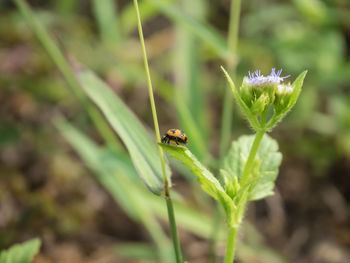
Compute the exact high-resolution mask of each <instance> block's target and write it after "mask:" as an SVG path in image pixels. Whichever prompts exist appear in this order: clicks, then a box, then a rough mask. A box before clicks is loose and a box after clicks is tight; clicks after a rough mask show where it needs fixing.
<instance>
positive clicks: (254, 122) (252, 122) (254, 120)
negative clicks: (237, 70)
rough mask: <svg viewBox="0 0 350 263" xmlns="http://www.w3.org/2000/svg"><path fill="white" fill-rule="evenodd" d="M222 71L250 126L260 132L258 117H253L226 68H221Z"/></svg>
mask: <svg viewBox="0 0 350 263" xmlns="http://www.w3.org/2000/svg"><path fill="white" fill-rule="evenodd" d="M221 70H222V71H223V72H224V74H225V76H226V78H227V81H228V82H229V84H230V86H231V89H232V92H233V96H234V97H235V99H236V101H237V103H238V106H239V107H240V109H241V110H242V112H243V113H244V114H245V116H246V117H247V119H248V121H249V122H250V125H251V126H252V127H253V128H254V130H258V129H259V128H260V123H259V121H258V119H257V118H256V116H254V115H253V113H252V112H251V111H250V110H249V108H248V106H247V105H246V104H245V102H244V101H243V100H242V98H241V96H240V95H239V93H238V91H237V88H236V86H235V84H234V83H233V81H232V79H231V77H230V75H229V74H228V73H227V71H226V70H225V69H224V67H222V66H221Z"/></svg>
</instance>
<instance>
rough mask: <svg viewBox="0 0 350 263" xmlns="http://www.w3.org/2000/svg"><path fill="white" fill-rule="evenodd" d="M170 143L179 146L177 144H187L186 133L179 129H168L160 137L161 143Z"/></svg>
mask: <svg viewBox="0 0 350 263" xmlns="http://www.w3.org/2000/svg"><path fill="white" fill-rule="evenodd" d="M170 142H175V143H176V144H177V145H179V143H183V144H187V143H188V138H187V135H186V133H184V132H183V131H181V130H179V129H170V130H168V131H167V132H166V134H165V135H164V136H163V137H162V143H170Z"/></svg>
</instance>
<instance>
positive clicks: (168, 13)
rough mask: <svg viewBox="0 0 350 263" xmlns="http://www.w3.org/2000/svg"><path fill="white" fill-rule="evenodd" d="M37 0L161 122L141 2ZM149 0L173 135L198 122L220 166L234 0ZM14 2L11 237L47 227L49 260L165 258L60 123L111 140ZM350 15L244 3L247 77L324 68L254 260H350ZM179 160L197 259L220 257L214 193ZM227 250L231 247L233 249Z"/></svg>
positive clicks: (193, 141)
mask: <svg viewBox="0 0 350 263" xmlns="http://www.w3.org/2000/svg"><path fill="white" fill-rule="evenodd" d="M28 2H29V3H30V4H31V5H32V6H33V8H34V10H35V16H36V18H38V19H39V21H40V23H41V25H43V26H44V27H45V28H46V29H48V31H49V32H50V34H51V36H52V37H53V39H54V40H55V42H56V43H58V46H59V47H60V49H61V50H62V51H63V53H64V54H65V56H66V57H69V59H70V61H78V62H79V63H81V64H83V65H85V66H86V67H88V68H90V69H92V70H93V71H94V72H96V73H97V74H98V75H99V76H100V77H101V78H103V79H104V80H105V81H106V82H107V83H108V84H109V86H110V87H111V90H112V91H113V92H115V93H116V94H118V96H119V97H120V98H122V99H123V101H124V102H125V103H126V104H127V105H128V107H129V108H130V109H132V110H133V112H134V113H135V114H136V115H137V116H138V118H139V119H141V120H142V121H143V123H145V124H146V125H145V126H146V130H151V129H149V127H152V116H151V111H150V108H149V105H148V98H147V90H146V88H145V83H146V81H145V75H144V70H143V65H142V60H141V51H140V47H139V41H138V38H137V33H136V17H135V14H134V9H133V6H132V3H131V1H125V0H117V1H111V0H109V1H108V0H104V1H77V0H74V1H72V0H61V1H39V0H33V1H28ZM189 2H191V3H189ZM99 3H102V4H99ZM112 9H113V10H112ZM140 9H141V15H142V18H143V21H144V29H145V36H146V46H147V50H148V54H149V58H150V61H151V75H152V80H153V82H154V87H155V90H156V103H157V107H158V113H159V121H160V125H161V131H166V130H167V129H168V128H173V127H178V128H180V127H181V128H183V129H184V130H185V131H186V133H187V134H188V135H189V137H190V143H189V148H190V149H191V151H192V152H193V153H195V154H196V156H198V157H199V158H200V160H201V161H203V162H204V163H206V164H207V165H208V166H209V167H211V169H213V170H215V169H216V167H217V162H218V161H217V160H215V159H216V157H217V155H218V151H219V149H218V145H219V140H220V138H219V136H218V134H220V130H219V127H220V119H221V116H220V114H221V107H222V101H223V94H224V89H225V88H226V86H225V84H226V82H225V81H226V80H225V79H224V76H223V75H222V72H221V71H220V65H222V64H224V60H225V58H226V56H227V48H226V45H225V38H226V32H227V26H228V25H227V23H228V19H229V17H228V16H229V1H227V0H220V1H194V0H193V1H170V0H168V1H159V0H144V1H141V2H140ZM106 10H108V11H106ZM0 14H1V15H0V86H1V88H0V248H8V247H9V246H10V245H12V244H14V243H16V242H20V241H23V240H27V239H28V238H29V237H33V236H40V237H41V239H42V242H43V247H42V251H41V253H40V254H39V255H38V256H37V257H36V261H35V262H77V263H79V262H111V261H112V262H113V260H114V261H116V260H121V259H120V257H123V258H129V257H131V258H134V260H135V258H139V257H145V258H148V259H149V260H152V259H154V258H157V255H155V253H154V248H153V245H150V244H151V242H150V239H152V238H150V236H151V237H152V234H150V233H151V232H150V231H146V232H145V231H144V229H145V228H144V223H142V222H140V221H139V220H137V217H134V216H133V215H132V214H131V213H130V211H129V210H128V206H127V204H125V203H123V201H122V200H121V199H118V198H115V196H114V194H113V191H111V190H110V189H108V187H106V188H107V190H109V191H110V193H108V192H107V191H106V189H105V187H104V186H105V185H104V183H103V182H101V181H99V183H96V181H95V180H94V179H92V177H89V176H86V174H92V172H91V171H90V169H91V170H94V168H93V167H91V163H88V162H87V160H86V159H85V158H84V156H83V155H81V156H82V157H77V156H76V153H75V151H73V150H72V148H71V146H69V144H68V143H67V142H66V141H65V139H64V138H62V136H61V132H60V131H59V130H58V129H57V128H56V127H55V126H54V125H53V120H54V119H56V118H57V117H58V116H62V115H63V116H64V117H65V118H66V119H67V120H68V121H69V122H71V123H74V126H75V127H79V130H80V131H81V132H82V133H83V134H85V135H84V136H88V137H89V138H90V139H89V140H92V141H93V142H94V143H95V144H98V145H100V146H101V147H104V146H105V145H104V143H103V139H102V138H103V137H101V135H100V134H99V132H98V130H97V129H96V127H95V126H94V125H93V123H92V121H91V120H90V118H89V115H88V114H87V112H86V110H85V109H84V107H83V105H82V104H81V103H80V102H79V101H78V100H77V99H76V97H75V96H74V95H73V93H72V92H71V90H69V89H67V85H66V83H65V81H64V78H63V77H62V75H61V74H60V73H59V71H58V70H57V69H56V67H55V65H54V64H53V63H52V61H51V58H50V57H49V56H48V55H47V54H46V53H45V51H44V49H43V48H42V47H41V46H40V43H39V42H38V41H37V40H36V38H35V35H34V34H33V32H32V30H31V29H30V28H29V27H28V23H27V21H26V20H25V19H24V17H22V16H21V15H20V13H19V12H18V10H17V9H16V8H15V6H14V4H13V3H12V2H11V1H0ZM349 17H350V3H349V1H347V0H335V1H330V0H294V1H272V0H250V1H243V3H242V17H241V28H240V39H239V46H238V51H239V52H238V54H239V56H238V57H237V65H238V67H237V74H236V76H237V79H236V81H237V83H239V82H240V81H241V79H242V78H243V76H244V75H245V74H247V72H248V70H251V71H252V70H255V69H261V71H262V72H264V73H266V72H269V71H270V69H271V68H272V67H276V68H282V69H283V70H284V72H285V73H286V74H291V75H292V77H291V78H290V81H294V79H295V77H296V74H298V73H299V72H301V71H303V70H305V69H307V70H308V76H307V78H306V80H305V84H304V89H303V91H302V93H301V96H300V100H299V101H298V103H297V104H296V106H295V110H294V111H293V112H292V113H291V114H290V115H289V116H288V117H287V118H286V119H285V121H284V122H283V125H281V126H279V128H278V129H277V130H275V131H274V132H273V134H272V136H273V137H275V138H276V139H277V140H278V141H279V144H280V147H281V149H280V150H281V152H282V153H283V155H284V156H285V158H284V161H283V163H282V170H281V174H280V177H279V179H278V181H277V185H278V187H277V195H276V196H274V197H272V198H268V199H267V200H266V201H261V202H258V203H257V204H255V205H254V206H251V207H250V209H249V211H248V214H247V218H248V219H249V220H251V221H252V222H255V225H257V226H258V229H259V231H261V232H262V233H263V234H264V236H266V239H265V240H262V239H261V237H260V236H259V234H258V233H256V231H254V230H251V229H250V227H247V230H245V234H244V236H243V237H242V242H241V247H242V249H239V250H241V255H240V257H241V259H242V262H288V261H290V262H339V263H342V262H349V261H350V260H349V255H348V252H346V251H347V250H349V248H350V239H349V236H350V225H349V222H350V220H349V217H350V215H349V212H348V211H349V203H350V187H349V186H348V182H347V178H346V175H348V174H350V166H349V163H350V162H349V159H350V117H349V116H350V107H349V105H350V92H349V83H350V60H349V54H350V52H349V50H350V19H349ZM74 63H75V62H74ZM238 112H239V111H238V110H237V107H235V108H234V114H239V113H238ZM246 126H247V125H246V123H244V122H243V121H241V118H238V117H236V118H235V119H234V125H233V131H232V138H236V137H237V136H238V135H239V134H242V132H244V133H250V132H251V131H250V130H249V129H247V128H246ZM95 147H97V146H95ZM74 148H76V147H74ZM118 150H119V151H120V153H119V152H117V153H113V156H114V157H113V158H119V159H118V160H122V161H121V163H123V164H125V165H126V166H125V167H128V168H127V169H134V168H133V167H132V166H131V163H130V159H129V157H128V156H127V155H125V151H124V146H122V145H120V149H118ZM110 151H113V149H110V148H109V149H108V150H107V152H110ZM78 152H79V151H78ZM98 153H100V152H99V151H98ZM103 153H104V152H103ZM115 155H117V156H118V157H115ZM121 156H122V157H121ZM95 157H96V156H95ZM123 158H124V159H123ZM115 160H116V159H115ZM86 164H87V166H88V167H89V168H90V169H88V168H87V167H86ZM121 167H122V166H121ZM125 167H124V168H125ZM173 167H174V168H175V169H176V171H175V174H174V190H175V191H177V198H176V199H177V202H179V203H180V204H181V205H182V206H181V205H179V207H182V208H179V207H176V208H175V210H177V212H178V214H177V216H178V217H179V219H178V221H179V224H180V225H183V227H182V229H181V232H180V238H181V240H182V242H183V244H184V245H183V247H184V250H185V253H186V254H187V258H188V259H189V260H190V261H191V262H207V260H206V259H207V258H208V253H209V252H208V251H209V249H208V243H207V241H206V239H204V238H208V236H210V232H211V228H212V226H211V220H210V218H211V216H210V215H212V214H213V210H214V208H213V204H212V203H211V201H209V199H208V198H207V197H205V196H204V195H203V194H202V193H201V191H200V189H199V186H198V185H196V184H194V183H193V178H191V177H189V176H184V177H181V176H179V175H180V174H181V175H182V174H184V175H188V171H187V170H183V169H178V165H177V164H176V163H175V165H173ZM94 171H95V170H94ZM128 171H130V170H128ZM132 171H133V172H125V170H124V172H123V174H124V177H125V178H126V181H127V180H129V181H130V180H131V178H133V179H132V180H136V182H137V186H135V187H137V188H140V189H142V191H141V190H137V191H138V194H139V195H140V197H139V198H141V199H142V198H145V201H144V202H146V198H147V197H149V195H148V194H147V193H146V192H145V191H144V190H145V189H144V188H143V187H144V186H142V184H141V185H139V183H140V181H139V179H138V178H136V177H135V178H134V177H129V176H125V175H131V174H132V173H134V170H132ZM95 172H96V171H95ZM124 177H120V178H124ZM120 180H122V179H120ZM124 183H125V180H124ZM132 184H133V183H132V182H129V185H132ZM126 185H128V183H126ZM126 189H129V188H128V187H127V186H126ZM130 189H131V188H130ZM139 191H140V192H139ZM112 197H114V198H115V200H117V202H118V203H119V204H117V203H116V202H114V200H113V198H112ZM149 198H150V197H149ZM150 199H152V198H150ZM147 200H148V201H147V202H148V206H152V207H153V208H152V209H151V210H152V212H151V213H150V214H151V215H150V217H151V218H152V219H151V221H152V222H153V223H152V224H155V225H157V226H156V227H160V228H161V227H164V225H165V224H163V222H164V221H163V219H164V216H163V215H164V210H162V209H163V208H161V207H162V205H163V204H158V205H156V202H157V201H154V200H153V199H152V200H153V201H149V199H147ZM181 209H182V210H183V211H185V212H181V211H182V210H181ZM191 213H194V214H191ZM156 218H163V219H161V221H158V220H156ZM186 222H189V223H188V225H186ZM200 222H201V223H202V224H201V223H200ZM203 222H204V223H203ZM196 226H197V228H196ZM146 229H147V228H146ZM165 232H166V231H165ZM165 232H164V233H163V234H164V236H165ZM201 233H202V235H201ZM152 240H154V238H153V239H152ZM115 244H117V249H116V250H115V249H114V245H115ZM118 244H121V246H120V247H118ZM268 247H270V248H272V249H269V248H268ZM115 251H116V252H115ZM118 251H122V252H118ZM218 251H219V255H221V254H220V253H222V252H223V251H222V250H221V247H220V246H219V249H218ZM273 251H279V254H283V256H281V255H276V252H273ZM138 255H139V256H138ZM262 255H266V256H262ZM329 255H332V256H331V258H329ZM285 258H286V259H285ZM67 259H68V261H67ZM136 261H137V260H135V261H132V259H129V260H128V261H127V262H136ZM118 262H119V261H118ZM120 262H122V261H120Z"/></svg>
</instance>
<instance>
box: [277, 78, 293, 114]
mask: <svg viewBox="0 0 350 263" xmlns="http://www.w3.org/2000/svg"><path fill="white" fill-rule="evenodd" d="M292 92H293V87H292V86H291V85H290V84H280V85H278V86H277V89H276V93H275V101H274V106H275V111H276V113H277V114H278V113H280V112H281V111H282V110H284V109H285V108H286V107H288V105H289V102H290V98H291V94H292Z"/></svg>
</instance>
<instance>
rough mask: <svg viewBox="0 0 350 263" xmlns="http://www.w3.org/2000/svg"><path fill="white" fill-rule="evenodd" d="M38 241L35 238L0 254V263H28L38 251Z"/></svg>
mask: <svg viewBox="0 0 350 263" xmlns="http://www.w3.org/2000/svg"><path fill="white" fill-rule="evenodd" d="M40 243H41V242H40V240H39V239H37V238H35V239H32V240H29V241H27V242H24V243H22V244H16V245H13V246H12V247H10V248H9V249H7V250H3V251H1V252H0V263H30V262H31V261H32V260H33V257H34V255H35V254H36V253H38V251H39V247H40Z"/></svg>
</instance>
